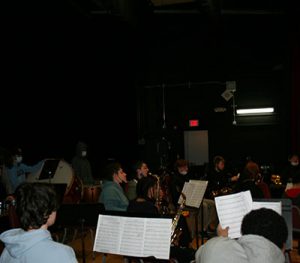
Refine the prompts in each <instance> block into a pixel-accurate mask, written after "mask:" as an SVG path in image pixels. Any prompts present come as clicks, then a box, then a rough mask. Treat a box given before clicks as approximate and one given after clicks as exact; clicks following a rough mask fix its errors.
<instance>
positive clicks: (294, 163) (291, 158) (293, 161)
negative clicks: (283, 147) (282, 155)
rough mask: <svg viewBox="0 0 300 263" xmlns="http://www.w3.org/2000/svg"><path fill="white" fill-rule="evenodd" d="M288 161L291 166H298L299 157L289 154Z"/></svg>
mask: <svg viewBox="0 0 300 263" xmlns="http://www.w3.org/2000/svg"><path fill="white" fill-rule="evenodd" d="M288 161H289V162H290V164H291V165H292V166H298V165H299V155H298V154H295V153H294V154H291V155H290V156H289V158H288Z"/></svg>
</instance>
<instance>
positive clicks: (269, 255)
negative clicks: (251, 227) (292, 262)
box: [196, 235, 285, 263]
mask: <svg viewBox="0 0 300 263" xmlns="http://www.w3.org/2000/svg"><path fill="white" fill-rule="evenodd" d="M200 262H201V263H218V262H220V263H227V262H228V263H261V262H264V263H284V262H285V258H284V254H283V252H282V251H281V250H280V249H279V248H278V247H277V246H276V245H275V244H274V243H273V242H271V241H269V240H268V239H266V238H264V237H262V236H258V235H244V236H242V237H240V238H239V239H237V240H235V239H230V238H228V237H215V238H212V239H210V240H208V241H207V242H206V243H205V244H204V245H203V246H201V247H200V248H199V249H198V251H197V252H196V263H200Z"/></svg>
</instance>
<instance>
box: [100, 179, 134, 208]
mask: <svg viewBox="0 0 300 263" xmlns="http://www.w3.org/2000/svg"><path fill="white" fill-rule="evenodd" d="M99 202H100V203H103V204H104V207H105V210H110V211H126V210H127V206H128V204H129V201H128V199H127V197H126V196H125V194H124V191H123V189H122V187H121V186H120V185H119V184H118V183H116V182H112V181H104V183H103V187H102V191H101V194H100V197H99Z"/></svg>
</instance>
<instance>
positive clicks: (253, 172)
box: [235, 161, 265, 198]
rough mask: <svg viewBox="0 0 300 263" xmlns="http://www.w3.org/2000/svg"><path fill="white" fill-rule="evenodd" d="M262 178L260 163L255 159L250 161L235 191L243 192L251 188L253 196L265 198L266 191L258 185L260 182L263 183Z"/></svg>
mask: <svg viewBox="0 0 300 263" xmlns="http://www.w3.org/2000/svg"><path fill="white" fill-rule="evenodd" d="M260 178H261V174H260V168H259V166H258V164H257V163H255V162H253V161H249V162H248V163H247V164H246V166H245V168H244V170H243V171H242V173H241V176H240V178H239V181H238V182H237V185H236V188H235V191H236V192H241V191H247V190H249V191H250V192H251V196H252V198H264V197H265V196H264V193H263V191H262V190H261V188H260V187H259V186H258V183H260V184H261V183H263V182H260Z"/></svg>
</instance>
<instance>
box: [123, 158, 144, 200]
mask: <svg viewBox="0 0 300 263" xmlns="http://www.w3.org/2000/svg"><path fill="white" fill-rule="evenodd" d="M133 169H134V175H133V176H132V178H131V179H130V180H129V182H128V184H127V191H126V196H127V198H128V200H129V201H130V200H133V199H135V198H136V185H137V183H138V181H139V180H140V179H141V178H143V177H147V176H148V174H149V168H148V166H147V164H146V163H145V162H144V161H138V162H136V164H135V165H134V166H133Z"/></svg>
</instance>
